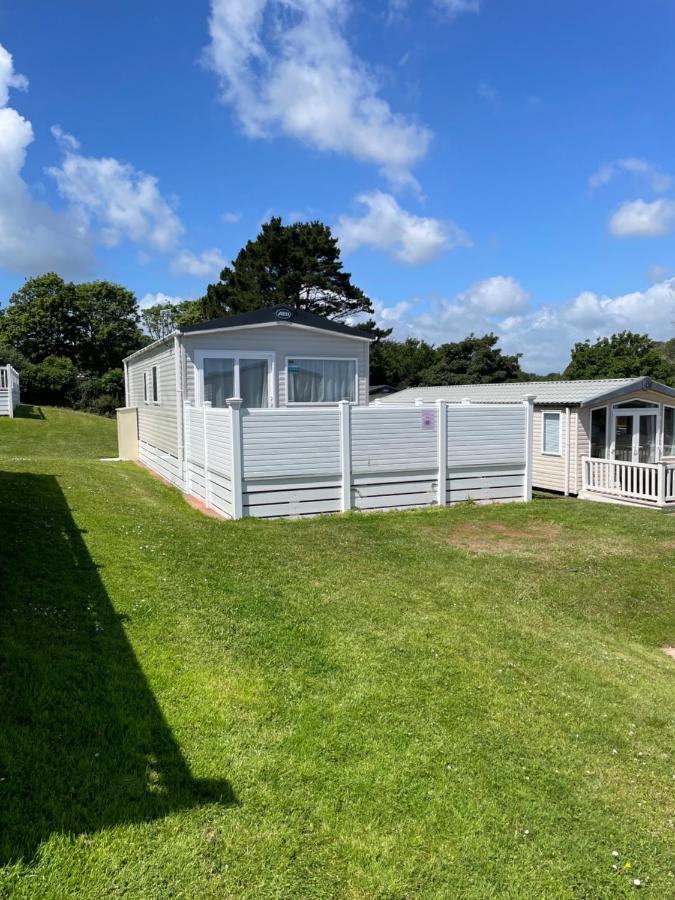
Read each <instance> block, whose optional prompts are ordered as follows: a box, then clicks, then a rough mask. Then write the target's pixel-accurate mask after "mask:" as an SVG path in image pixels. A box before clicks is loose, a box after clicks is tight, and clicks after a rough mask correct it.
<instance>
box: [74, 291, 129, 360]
mask: <svg viewBox="0 0 675 900" xmlns="http://www.w3.org/2000/svg"><path fill="white" fill-rule="evenodd" d="M75 299H76V305H75V309H74V310H73V313H74V317H75V319H76V322H77V327H78V336H77V345H76V347H75V353H74V356H73V361H74V362H75V363H76V365H78V366H79V368H80V369H82V371H84V372H95V373H97V374H103V373H104V372H107V371H108V370H109V369H118V368H120V366H121V365H122V360H123V359H124V357H125V356H128V355H129V354H130V353H133V352H134V350H138V349H139V348H140V347H142V346H143V343H144V337H143V334H142V332H141V330H140V327H139V326H140V316H139V314H138V306H137V303H136V297H135V296H134V294H133V293H132V292H131V291H129V290H127V289H126V288H124V287H122V286H121V285H119V284H114V283H112V282H110V281H90V282H86V283H84V284H78V285H76V287H75Z"/></svg>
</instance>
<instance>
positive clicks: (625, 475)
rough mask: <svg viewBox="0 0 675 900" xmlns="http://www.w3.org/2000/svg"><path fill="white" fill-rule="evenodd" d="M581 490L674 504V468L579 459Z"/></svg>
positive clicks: (661, 503)
mask: <svg viewBox="0 0 675 900" xmlns="http://www.w3.org/2000/svg"><path fill="white" fill-rule="evenodd" d="M582 467H583V490H584V491H590V492H592V493H597V494H605V495H606V496H609V497H618V498H620V499H621V498H623V499H626V500H639V501H643V502H647V503H654V504H657V505H663V504H665V503H673V502H675V467H673V466H669V465H667V464H666V463H634V462H622V461H621V460H616V459H596V458H595V457H591V456H584V457H582Z"/></svg>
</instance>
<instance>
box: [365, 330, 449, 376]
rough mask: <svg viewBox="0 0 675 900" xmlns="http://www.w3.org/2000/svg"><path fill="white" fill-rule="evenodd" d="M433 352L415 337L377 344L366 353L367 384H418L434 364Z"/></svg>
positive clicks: (434, 356)
mask: <svg viewBox="0 0 675 900" xmlns="http://www.w3.org/2000/svg"><path fill="white" fill-rule="evenodd" d="M437 352H438V351H436V350H435V349H434V348H433V347H432V346H431V344H427V342H426V341H421V340H419V339H417V338H406V340H404V341H393V340H390V339H385V340H382V341H378V342H377V343H375V344H373V345H372V347H371V351H370V383H371V384H391V385H392V386H393V387H396V388H404V387H412V386H414V385H418V384H420V383H421V381H420V377H421V375H422V373H423V372H424V371H425V370H427V369H429V368H430V367H431V366H432V365H433V364H434V362H435V361H436V357H437Z"/></svg>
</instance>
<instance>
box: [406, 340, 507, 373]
mask: <svg viewBox="0 0 675 900" xmlns="http://www.w3.org/2000/svg"><path fill="white" fill-rule="evenodd" d="M498 340H499V338H498V337H497V336H496V335H494V334H486V335H483V337H477V336H476V335H474V334H470V335H469V336H468V337H466V338H464V340H462V341H456V342H454V343H451V344H442V345H441V346H440V347H438V349H437V350H436V359H435V361H434V362H433V363H432V364H431V365H430V366H429V367H428V368H426V369H424V370H423V371H422V372H420V374H419V376H418V377H419V381H418V382H417V383H418V384H428V385H438V384H488V383H498V382H504V381H521V380H522V377H523V372H522V370H521V368H520V362H519V360H520V357H521V355H522V354H520V353H515V354H514V355H513V356H508V355H506V354H504V353H502V351H501V349H500V348H498V347H497V341H498Z"/></svg>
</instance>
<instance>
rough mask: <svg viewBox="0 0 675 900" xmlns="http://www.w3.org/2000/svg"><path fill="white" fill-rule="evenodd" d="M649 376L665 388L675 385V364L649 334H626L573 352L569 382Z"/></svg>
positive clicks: (583, 344)
mask: <svg viewBox="0 0 675 900" xmlns="http://www.w3.org/2000/svg"><path fill="white" fill-rule="evenodd" d="M641 375H646V376H649V377H650V378H653V379H654V381H660V382H663V383H665V384H672V383H674V382H675V364H674V363H673V362H671V361H670V360H668V359H667V358H666V356H665V355H664V354H663V352H662V350H661V349H660V347H659V345H658V344H657V343H656V341H653V340H652V339H651V338H650V337H649V336H648V335H646V334H635V333H634V332H631V331H622V332H620V333H619V334H613V335H612V336H611V337H608V338H607V337H603V338H598V340H596V341H595V342H594V343H591V342H590V341H581V342H580V343H578V344H575V345H574V347H573V349H572V358H571V361H570V364H569V365H568V367H567V368H566V369H565V377H566V378H573V379H579V378H639V377H640V376H641Z"/></svg>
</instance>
